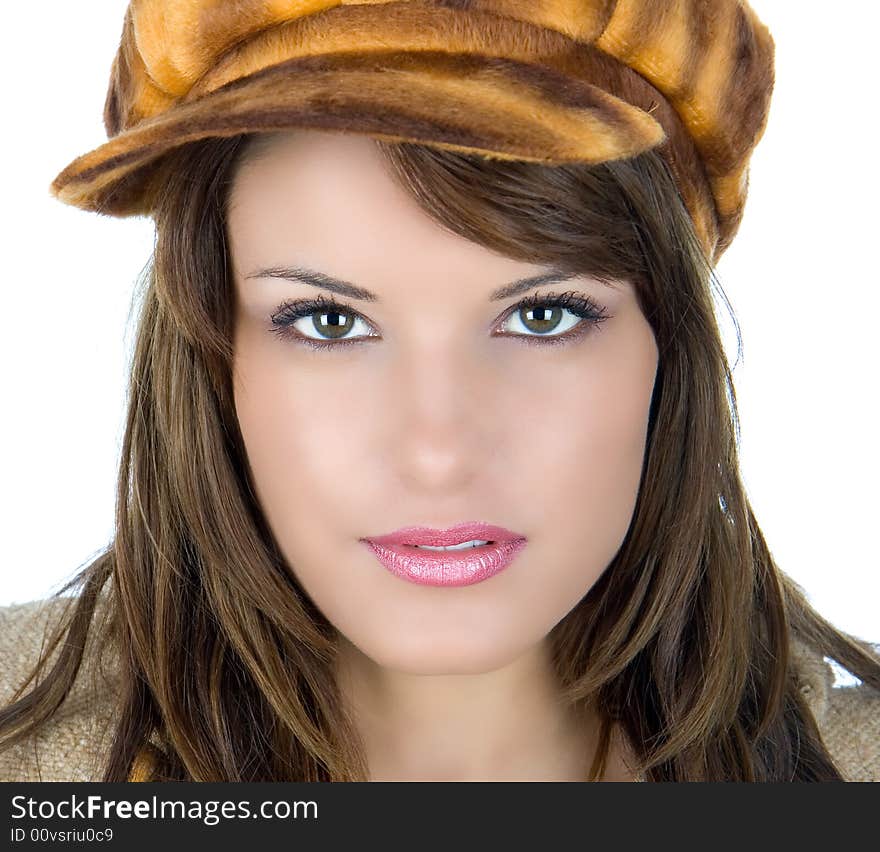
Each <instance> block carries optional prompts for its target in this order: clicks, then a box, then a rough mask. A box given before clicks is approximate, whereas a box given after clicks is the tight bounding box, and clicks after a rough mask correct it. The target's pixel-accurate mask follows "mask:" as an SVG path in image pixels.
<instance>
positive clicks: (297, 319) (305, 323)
mask: <svg viewBox="0 0 880 852" xmlns="http://www.w3.org/2000/svg"><path fill="white" fill-rule="evenodd" d="M358 322H360V323H362V324H363V326H365V327H366V328H370V326H369V325H368V324H367V322H366V320H365V319H364V318H363V317H362V316H361V315H360V314H359V313H358V312H357V311H355V310H354V309H353V308H350V307H349V306H348V305H345V304H342V303H341V302H337V301H336V300H335V299H327V298H325V297H323V296H318V298H316V299H305V300H299V301H294V302H283V303H282V304H280V305H279V306H278V307H277V308H276V309H275V312H274V313H273V314H272V325H273V326H274V328H273V329H272V331H273V333H274V334H277V335H278V336H279V337H282V338H289V337H293V338H294V339H295V340H296V341H297V342H300V343H304V344H306V346H312V347H313V348H315V349H324V348H326V347H339V346H350V345H352V344H354V343H361V342H362V341H363V340H364V339H366V338H365V337H364V336H363V335H362V336H360V337H356V338H354V339H343V338H344V337H345V335H346V334H347V333H348V332H349V331H350V330H351V329H352V328H355V327H356V324H357V323H358ZM366 337H378V335H377V334H375V333H368V334H367V335H366Z"/></svg>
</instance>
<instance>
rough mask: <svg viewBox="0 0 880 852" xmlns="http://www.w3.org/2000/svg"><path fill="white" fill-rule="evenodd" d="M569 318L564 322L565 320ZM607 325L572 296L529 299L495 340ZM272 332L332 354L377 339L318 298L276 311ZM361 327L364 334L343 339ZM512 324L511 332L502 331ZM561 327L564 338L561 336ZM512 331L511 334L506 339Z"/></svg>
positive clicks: (557, 338)
mask: <svg viewBox="0 0 880 852" xmlns="http://www.w3.org/2000/svg"><path fill="white" fill-rule="evenodd" d="M566 313H567V314H569V318H568V319H567V320H564V317H565V314H566ZM606 319H610V317H609V315H608V314H607V313H606V311H605V309H604V308H603V307H600V306H599V305H597V304H596V303H595V302H594V301H593V300H592V299H590V298H589V297H587V296H585V295H583V294H581V293H576V292H568V293H549V294H541V295H532V296H529V297H527V298H525V299H522V300H521V301H519V302H517V303H516V304H515V305H513V307H512V308H511V309H510V310H509V311H508V312H507V313H506V314H505V317H504V320H503V321H502V323H501V324H500V326H499V328H502V329H504V332H503V333H500V334H499V333H497V332H496V333H495V336H501V337H513V338H518V339H522V340H523V341H524V342H526V343H529V344H531V343H535V344H537V345H542V346H546V345H553V344H561V343H567V342H569V341H570V340H572V339H574V338H576V337H581V336H582V335H584V334H586V333H587V332H589V331H590V330H591V329H593V328H597V327H598V326H599V324H600V323H601V322H604V320H606ZM271 321H272V325H273V328H272V332H273V333H274V334H276V335H278V336H279V337H281V338H284V339H288V338H291V337H292V338H293V339H294V340H295V341H296V342H297V343H303V344H305V345H306V346H311V347H312V348H313V349H327V348H331V349H336V348H339V347H341V346H352V345H354V344H359V343H363V342H365V341H366V340H369V339H371V338H377V337H378V336H379V335H378V334H377V333H376V332H375V331H374V330H373V331H370V329H371V328H372V327H371V326H370V325H369V324H368V323H367V321H366V320H365V319H364V318H363V317H362V316H361V315H360V314H359V313H358V312H357V311H355V310H354V309H353V308H351V307H350V306H348V305H345V304H343V303H341V302H337V301H336V300H335V299H328V298H325V297H323V296H319V297H318V298H316V299H304V300H303V299H301V300H297V301H293V302H284V303H282V304H281V305H279V306H278V307H277V308H276V309H275V312H274V313H273V314H272V317H271ZM358 323H361V324H362V326H363V327H364V328H366V329H367V330H368V331H367V333H366V334H365V335H364V334H361V335H358V336H355V337H346V336H345V335H347V334H348V333H349V332H350V331H351V330H352V329H354V328H356V327H357V324H358ZM508 323H511V324H512V329H509V328H506V326H507V324H508ZM560 327H561V328H562V333H559V329H560ZM511 330H512V331H513V333H510V332H511Z"/></svg>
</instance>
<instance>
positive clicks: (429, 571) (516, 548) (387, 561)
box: [364, 538, 527, 586]
mask: <svg viewBox="0 0 880 852" xmlns="http://www.w3.org/2000/svg"><path fill="white" fill-rule="evenodd" d="M364 543H365V544H367V545H369V547H370V549H371V550H372V551H373V553H375V554H376V558H377V559H378V560H379V561H380V562H381V563H382V564H383V565H384V566H385V567H386V568H387V569H388V570H389V571H390V572H391V573H392V574H396V575H397V576H398V577H401V578H402V579H404V580H409V581H410V582H411V583H419V584H421V585H423V586H470V585H471V584H472V583H479V582H480V581H482V580H486V579H488V578H489V577H491V576H492V575H493V574H497V573H499V572H500V571H503V570H504V569H505V568H506V567H507V566H508V565H510V563H511V562H513V560H514V559H515V558H516V555H517V554H518V553H519V552H520V551H521V550H522V549H523V548H524V547H525V546H526V543H527V542H526V539H524V538H518V539H516V540H515V541H505V542H501V543H499V544H484V545H480V546H479V547H472V548H470V549H468V550H445V551H443V550H419V549H417V548H415V547H410V546H408V545H404V544H389V545H385V544H376V543H375V542H372V541H366V542H364Z"/></svg>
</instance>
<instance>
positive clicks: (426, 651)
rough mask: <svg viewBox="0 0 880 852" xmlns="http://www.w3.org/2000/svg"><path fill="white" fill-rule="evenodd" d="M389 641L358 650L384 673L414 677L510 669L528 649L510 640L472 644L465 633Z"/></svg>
mask: <svg viewBox="0 0 880 852" xmlns="http://www.w3.org/2000/svg"><path fill="white" fill-rule="evenodd" d="M391 639H393V637H391V636H387V635H386V636H383V637H382V642H381V643H371V646H367V645H363V646H359V649H360V651H361V652H362V653H364V654H366V655H367V656H368V657H369V658H370V659H371V660H372V661H373V662H374V663H375V664H376V665H378V666H381V667H382V668H383V669H388V670H391V671H397V672H402V673H405V674H417V675H465V674H485V673H487V672H492V671H496V670H498V669H502V668H504V667H505V666H508V665H510V664H511V663H513V662H514V661H515V660H516V659H517V657H519V656H520V655H521V654H523V653H524V652H525V651H526V649H527V645H524V644H523V643H521V642H516V641H514V640H513V637H508V638H507V640H500V639H499V637H495V641H492V639H491V637H487V636H485V635H484V636H482V637H480V638H479V639H478V640H477V641H473V637H471V636H468V635H467V634H464V633H459V634H458V635H456V636H451V637H450V636H449V635H448V634H446V633H444V635H443V636H442V637H439V636H436V635H434V636H432V635H431V634H430V632H427V631H426V632H425V633H422V634H421V635H420V636H415V637H414V636H412V635H408V636H401V637H400V638H399V641H396V642H391V641H390V640H391Z"/></svg>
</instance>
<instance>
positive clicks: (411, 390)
mask: <svg viewBox="0 0 880 852" xmlns="http://www.w3.org/2000/svg"><path fill="white" fill-rule="evenodd" d="M228 237H229V247H230V252H231V256H232V262H233V269H234V276H235V290H236V321H235V359H234V377H233V381H234V392H235V405H236V410H237V414H238V418H239V422H240V426H241V431H242V434H243V437H244V441H245V445H246V450H247V456H248V461H249V464H250V467H251V471H252V474H253V477H254V481H255V486H256V490H257V496H258V499H259V501H260V503H261V506H262V508H263V510H264V512H265V515H266V517H267V520H268V522H269V524H270V526H271V528H272V531H273V533H274V535H275V537H276V538H277V540H278V542H279V544H280V547H281V548H282V551H283V553H284V556H285V557H286V559H287V561H288V563H289V565H290V566H291V569H292V570H293V572H294V574H295V575H296V577H297V579H298V580H299V582H300V583H301V585H302V587H303V588H304V589H305V591H306V592H307V594H308V595H309V596H310V597H311V599H312V600H313V601H314V602H315V604H316V605H317V606H318V607H319V609H320V610H321V611H322V612H323V613H324V614H325V615H326V616H327V618H328V619H329V620H330V621H331V622H332V623H333V624H334V625H335V626H336V627H337V628H338V630H339V631H340V632H341V633H342V634H343V635H344V636H345V637H346V638H347V639H348V640H349V641H350V642H351V643H353V644H354V645H355V646H357V648H358V649H360V651H362V652H363V653H364V654H365V655H367V657H369V658H371V659H372V660H373V661H374V662H376V663H377V664H379V665H381V666H384V667H389V668H392V669H396V670H398V671H406V672H411V673H424V674H437V673H477V672H484V671H490V670H494V669H496V668H499V667H501V666H503V665H505V664H507V663H509V662H511V661H513V660H514V659H515V658H516V657H517V656H519V655H520V654H522V653H524V652H525V651H527V650H529V649H530V648H533V647H534V646H536V645H537V644H538V643H540V642H541V641H542V640H543V639H544V638H545V637H546V636H547V634H548V633H549V631H550V630H551V629H552V628H553V627H554V625H556V624H557V623H558V622H559V621H560V620H561V619H562V618H563V617H564V616H565V615H566V614H567V613H568V612H569V611H570V610H571V609H572V608H573V607H574V606H575V605H576V604H577V603H578V601H579V600H580V599H581V598H582V597H583V596H584V595H585V594H586V593H587V592H588V591H589V589H590V588H591V586H592V585H593V584H594V583H595V582H596V580H597V578H598V577H599V576H600V575H601V574H602V572H603V571H604V570H605V568H606V566H607V565H608V563H609V561H610V560H611V559H612V558H613V556H614V555H615V553H616V552H617V550H618V549H619V547H620V545H621V543H622V541H623V538H624V536H625V534H626V531H627V528H628V526H629V523H630V520H631V518H632V514H633V510H634V507H635V502H636V496H637V491H638V486H639V479H640V473H641V468H642V461H643V456H644V451H645V441H646V434H647V425H648V413H649V405H650V400H651V392H652V390H653V386H654V378H655V374H656V367H657V348H656V344H655V341H654V336H653V332H652V330H651V328H650V326H649V325H648V323H647V321H646V319H645V318H644V316H643V315H642V313H641V311H640V309H639V306H638V303H637V301H636V294H635V291H634V289H633V287H632V285H631V283H629V282H627V281H620V282H616V283H615V284H614V286H608V285H604V284H602V283H600V282H599V281H598V280H593V279H592V278H591V277H589V276H580V277H575V278H570V279H569V280H566V281H562V282H561V283H555V284H553V283H551V284H544V285H542V286H539V287H533V288H532V289H531V290H528V291H527V292H525V293H521V294H519V295H518V296H511V297H508V298H504V299H501V300H500V301H498V300H496V301H493V300H491V299H490V296H491V294H492V292H493V291H494V290H496V289H498V288H501V287H502V286H504V285H506V284H509V283H510V282H512V281H514V280H516V279H520V278H524V277H526V276H534V275H537V274H539V273H544V272H548V271H550V268H549V267H547V266H543V265H535V264H529V263H523V262H519V261H515V260H512V259H510V258H507V257H504V256H501V255H498V254H496V253H494V252H492V251H490V250H488V249H486V248H483V247H481V246H479V245H476V244H474V243H472V242H469V241H468V240H465V239H463V238H461V237H459V236H456V235H453V234H451V233H450V232H448V231H446V230H444V229H442V228H441V227H440V226H439V225H437V224H436V223H435V222H433V221H432V220H431V219H430V218H429V217H428V216H427V215H426V214H424V213H423V212H422V211H421V210H420V208H419V207H418V206H417V204H416V202H415V201H413V200H412V199H411V198H410V197H409V196H408V195H407V194H406V193H405V191H403V190H402V189H401V188H399V187H398V186H397V185H396V184H395V183H394V182H393V181H392V179H391V177H390V176H389V173H388V172H387V171H386V170H385V167H384V166H383V163H382V161H381V159H380V155H379V153H378V150H377V149H376V148H375V144H374V142H373V140H371V139H370V138H368V137H365V136H359V135H346V134H336V133H325V132H316V131H294V132H286V133H282V134H279V135H278V136H276V137H275V138H273V139H272V140H271V141H270V144H269V145H268V146H267V147H266V148H265V150H263V151H262V152H261V154H260V156H258V157H257V158H255V159H252V160H251V161H249V162H247V163H245V165H244V166H243V167H242V169H241V170H240V171H239V172H238V173H237V175H236V178H235V182H234V185H233V187H232V194H231V197H230V208H229V220H228ZM294 266H296V267H300V268H303V267H305V268H309V269H311V270H315V271H318V272H321V273H323V274H324V275H327V276H333V277H335V278H338V279H344V280H345V281H347V282H350V283H351V284H353V285H355V286H356V287H358V288H362V289H363V290H366V291H369V292H370V293H372V294H374V295H375V299H374V300H359V299H355V298H349V297H342V296H338V295H335V294H333V293H329V292H324V291H321V290H319V289H317V288H316V287H315V286H312V285H310V284H306V283H303V282H300V281H291V280H285V279H283V278H279V277H270V276H267V275H262V276H261V275H259V271H260V270H266V269H269V268H276V269H277V268H281V267H294ZM569 291H576V292H577V293H579V294H581V295H582V296H585V297H587V298H588V299H590V300H592V301H593V302H594V303H595V304H596V305H597V306H598V307H600V308H602V309H604V312H605V314H606V318H605V319H604V320H603V321H602V322H601V323H600V324H599V325H596V326H592V327H588V326H587V325H586V322H587V321H584V320H579V318H578V317H577V316H575V315H574V314H572V313H571V312H570V310H569V309H568V308H564V309H561V311H560V310H559V309H557V311H556V312H555V314H549V313H548V314H544V313H542V312H541V311H542V309H541V308H540V306H539V307H538V312H537V313H534V312H533V310H532V309H529V308H523V309H522V310H514V311H511V308H512V306H513V305H515V304H516V303H517V302H518V301H519V300H520V299H522V298H523V297H525V296H528V295H532V294H542V295H546V294H548V293H551V292H556V293H565V292H569ZM319 295H323V296H324V297H325V298H335V299H336V300H337V301H341V302H342V303H343V304H344V305H345V306H346V307H345V309H344V311H343V313H342V315H341V316H339V317H337V318H336V320H335V324H334V326H332V327H329V328H328V326H321V325H320V322H321V319H322V316H321V314H322V313H324V314H326V309H324V310H323V311H321V310H318V311H317V312H313V313H312V314H310V315H309V316H308V317H306V318H303V319H297V320H295V321H294V326H293V327H291V328H288V334H287V336H281V335H280V334H279V333H278V329H277V328H276V326H274V325H273V322H272V316H273V314H275V313H276V309H277V307H278V306H279V305H280V304H281V303H282V302H284V301H285V300H297V299H303V300H307V299H314V298H316V297H318V296H319ZM340 310H342V309H340ZM542 318H543V319H546V320H547V322H546V324H545V326H544V327H542V326H540V324H539V323H537V322H536V321H535V320H536V319H538V320H540V319H542ZM313 320H314V322H313ZM551 320H552V321H551ZM579 322H580V323H583V325H582V326H581V327H585V328H587V331H586V334H584V335H583V336H580V337H577V338H574V339H569V340H568V341H567V342H565V343H562V344H560V345H551V343H548V342H544V341H548V340H550V338H551V337H552V336H553V335H556V336H559V335H561V334H565V332H566V331H568V330H569V329H571V328H572V327H573V326H576V325H577V324H578V323H579ZM315 323H318V326H317V327H316V325H315ZM339 323H342V324H343V327H340V326H339ZM346 324H347V325H346ZM346 328H347V329H348V330H346ZM545 328H546V329H549V333H544V334H542V333H541V331H543V330H545ZM321 329H324V331H323V333H322V331H321ZM536 329H537V330H536ZM297 330H298V331H299V332H300V333H301V334H302V335H303V336H304V337H305V338H311V339H313V340H317V341H319V342H320V341H322V340H324V341H326V340H330V341H332V340H335V339H338V337H337V336H334V335H339V334H341V338H342V339H343V340H351V339H352V338H360V339H361V342H360V343H356V344H354V345H351V346H344V345H338V344H337V345H336V347H335V348H329V347H328V348H323V349H318V350H316V349H313V348H311V347H310V346H309V345H307V343H305V342H303V341H299V340H297V339H296V332H297ZM517 335H519V336H517ZM526 338H527V339H526ZM471 520H478V521H486V522H489V523H494V524H498V525H500V526H503V527H507V528H508V529H510V530H512V531H514V532H517V533H521V534H522V535H524V536H526V537H527V540H528V543H527V545H526V547H525V548H524V549H523V550H522V551H521V552H520V553H519V554H518V556H517V557H516V559H515V560H514V562H513V563H512V564H511V565H510V566H509V567H508V568H507V569H506V570H504V571H501V572H500V573H498V574H495V575H494V576H491V577H489V578H488V579H485V580H482V581H481V582H477V583H472V584H470V585H465V586H452V587H449V586H430V585H420V584H417V583H415V582H410V581H408V580H405V579H402V578H400V577H398V576H396V575H394V574H392V573H390V572H389V571H388V570H387V569H386V568H385V567H384V566H383V565H382V564H381V563H380V562H379V561H378V559H377V558H376V557H375V556H374V555H373V553H372V551H371V550H370V549H369V548H368V547H367V546H366V545H365V544H364V543H363V542H362V541H361V539H363V538H365V537H371V536H378V535H382V534H385V533H389V532H392V531H393V530H396V529H398V528H400V527H406V526H417V525H420V526H429V527H437V528H444V527H450V526H454V525H455V524H457V523H460V522H463V521H471Z"/></svg>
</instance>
